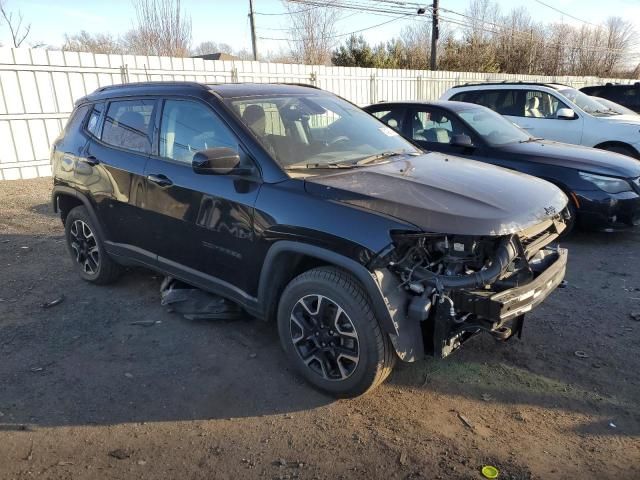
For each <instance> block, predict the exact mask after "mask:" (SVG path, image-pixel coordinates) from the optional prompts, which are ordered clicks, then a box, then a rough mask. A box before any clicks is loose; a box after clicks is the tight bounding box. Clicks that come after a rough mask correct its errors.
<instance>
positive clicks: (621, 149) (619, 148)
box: [603, 145, 639, 159]
mask: <svg viewBox="0 0 640 480" xmlns="http://www.w3.org/2000/svg"><path fill="white" fill-rule="evenodd" d="M603 150H606V151H607V152H613V153H620V154H622V155H626V156H628V157H632V158H636V159H637V158H638V157H639V156H638V152H636V151H635V150H634V149H632V148H631V147H625V146H623V145H608V146H606V147H604V148H603Z"/></svg>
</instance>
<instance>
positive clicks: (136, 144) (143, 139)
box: [102, 100, 156, 153]
mask: <svg viewBox="0 0 640 480" xmlns="http://www.w3.org/2000/svg"><path fill="white" fill-rule="evenodd" d="M155 103H156V102H155V100H127V101H121V102H120V101H118V102H111V103H110V104H109V108H108V110H107V115H106V117H105V120H104V127H103V129H102V141H103V142H105V143H108V144H109V145H114V146H116V147H122V148H126V149H127V150H133V151H134V152H140V153H149V152H150V151H151V134H150V130H151V128H150V126H151V119H152V117H153V109H154V106H155Z"/></svg>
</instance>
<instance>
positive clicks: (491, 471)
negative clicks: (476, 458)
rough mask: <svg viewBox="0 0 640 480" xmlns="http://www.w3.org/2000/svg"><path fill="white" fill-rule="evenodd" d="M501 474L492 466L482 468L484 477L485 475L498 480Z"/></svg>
mask: <svg viewBox="0 0 640 480" xmlns="http://www.w3.org/2000/svg"><path fill="white" fill-rule="evenodd" d="M499 473H500V471H499V470H498V469H497V468H496V467H493V466H491V465H485V466H484V467H482V475H484V476H485V477H486V478H498V474H499Z"/></svg>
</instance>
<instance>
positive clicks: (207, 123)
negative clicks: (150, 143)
mask: <svg viewBox="0 0 640 480" xmlns="http://www.w3.org/2000/svg"><path fill="white" fill-rule="evenodd" d="M216 147H228V148H232V149H234V150H238V141H237V139H236V138H235V136H234V134H233V133H232V132H231V131H229V129H228V128H227V126H226V125H225V124H224V123H223V122H222V120H220V119H219V118H218V117H217V116H216V115H215V114H214V113H213V112H212V111H211V109H209V108H208V107H206V106H205V105H203V104H201V103H198V102H192V101H189V100H167V101H166V102H165V104H164V109H163V112H162V123H161V125H160V156H162V157H166V158H171V159H173V160H176V161H178V162H184V163H188V164H191V162H192V160H193V156H194V154H195V153H196V152H198V151H200V150H206V149H209V148H216Z"/></svg>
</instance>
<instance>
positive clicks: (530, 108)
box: [524, 90, 568, 118]
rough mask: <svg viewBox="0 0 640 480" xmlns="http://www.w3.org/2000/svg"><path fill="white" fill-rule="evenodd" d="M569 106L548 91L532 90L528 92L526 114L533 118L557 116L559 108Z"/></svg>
mask: <svg viewBox="0 0 640 480" xmlns="http://www.w3.org/2000/svg"><path fill="white" fill-rule="evenodd" d="M561 108H568V107H567V106H566V105H565V104H564V103H563V102H561V101H560V100H559V99H558V98H556V97H554V96H553V95H551V94H549V93H547V92H539V91H535V90H530V91H528V92H527V94H526V100H525V107H524V116H525V117H533V118H557V115H558V110H560V109H561Z"/></svg>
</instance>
